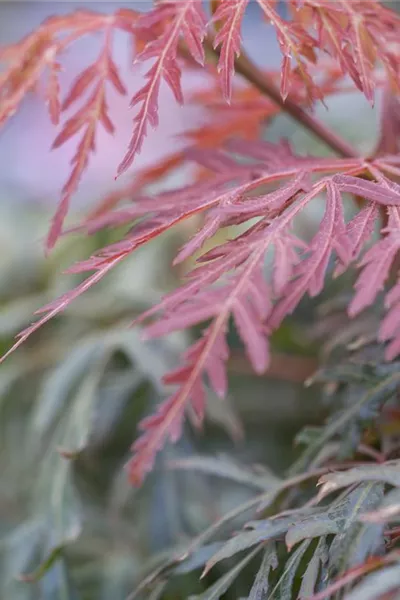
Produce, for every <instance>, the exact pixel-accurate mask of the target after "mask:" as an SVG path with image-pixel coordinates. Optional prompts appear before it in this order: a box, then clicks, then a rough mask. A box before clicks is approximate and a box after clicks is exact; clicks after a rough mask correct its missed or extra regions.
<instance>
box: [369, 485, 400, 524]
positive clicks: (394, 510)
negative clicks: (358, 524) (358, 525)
mask: <svg viewBox="0 0 400 600" xmlns="http://www.w3.org/2000/svg"><path fill="white" fill-rule="evenodd" d="M399 515H400V490H399V489H397V488H395V489H394V490H391V491H390V492H389V493H387V494H386V496H385V498H384V500H383V502H382V503H381V505H380V506H379V507H378V508H377V509H376V510H374V511H371V512H368V513H365V514H364V515H362V516H361V521H364V522H366V523H391V522H392V521H395V522H397V521H398V520H399Z"/></svg>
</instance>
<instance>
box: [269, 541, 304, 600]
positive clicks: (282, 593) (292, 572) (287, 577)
mask: <svg viewBox="0 0 400 600" xmlns="http://www.w3.org/2000/svg"><path fill="white" fill-rule="evenodd" d="M309 545H310V540H304V542H302V543H301V544H300V545H299V546H298V548H296V550H295V551H294V552H292V554H291V555H290V558H289V560H288V561H287V563H286V565H285V570H284V572H283V574H282V575H281V577H280V578H279V580H278V583H277V584H276V585H275V587H274V589H273V590H272V592H271V594H270V595H269V598H273V597H274V596H275V594H276V592H277V590H279V598H280V599H281V600H291V598H292V587H293V581H294V578H295V576H296V571H297V569H298V568H299V565H300V562H301V559H302V558H303V556H304V554H305V552H306V551H307V549H308V547H309Z"/></svg>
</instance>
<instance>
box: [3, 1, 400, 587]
mask: <svg viewBox="0 0 400 600" xmlns="http://www.w3.org/2000/svg"><path fill="white" fill-rule="evenodd" d="M257 3H258V5H259V8H260V9H261V12H262V15H263V18H264V19H265V28H266V30H267V29H268V28H271V27H272V28H273V29H274V31H275V34H276V36H277V40H278V43H279V47H280V50H281V53H282V64H281V69H280V72H271V71H267V70H265V71H264V70H262V69H260V68H258V67H257V66H256V65H255V64H253V63H252V62H251V61H250V59H249V58H248V56H247V55H246V52H245V49H244V48H243V47H242V39H241V23H242V20H243V17H244V15H245V12H246V10H247V7H248V0H212V1H211V2H210V4H209V5H205V4H203V3H202V2H200V1H199V0H177V1H166V2H164V1H159V2H155V3H154V6H153V8H152V9H151V10H149V11H148V12H146V13H139V12H137V11H135V10H133V9H120V10H116V11H115V12H114V13H113V14H109V15H104V14H100V13H96V12H92V11H86V10H85V11H83V10H81V11H77V12H74V13H71V14H69V15H66V16H54V17H51V18H49V19H47V20H46V21H45V22H43V23H42V25H41V26H40V27H39V28H38V29H36V30H35V31H33V32H32V33H30V34H29V35H27V36H26V37H25V38H24V39H23V40H21V41H19V42H17V43H15V44H13V45H11V46H6V47H3V48H1V49H0V61H1V65H2V70H1V72H0V124H1V125H4V123H6V122H7V120H8V119H10V118H12V117H13V116H14V114H15V113H16V112H17V111H18V108H19V107H20V105H21V103H22V101H23V100H24V98H25V96H26V95H27V94H30V93H41V94H43V95H44V98H45V101H46V104H47V108H48V112H49V117H50V119H51V121H52V122H53V123H54V126H55V128H56V127H58V133H57V135H56V137H55V140H54V144H53V147H54V148H58V147H59V146H61V145H62V144H64V143H65V142H66V141H67V140H70V139H71V138H74V139H75V138H76V140H77V146H76V153H75V155H74V157H73V159H72V164H71V174H70V176H69V178H68V181H66V182H65V185H64V187H63V189H62V192H61V199H60V203H59V205H58V208H57V211H56V214H55V215H54V218H53V220H52V223H51V226H50V230H49V234H48V238H47V250H51V249H52V248H53V246H54V245H55V244H56V243H57V240H58V239H59V238H60V236H62V235H67V234H69V233H70V232H71V231H74V232H76V231H82V232H86V233H89V234H90V233H92V232H94V231H97V230H99V229H101V228H105V227H112V226H117V225H118V226H120V225H125V226H126V227H127V233H126V234H125V235H124V237H123V238H122V239H121V240H120V241H118V242H117V243H114V244H112V245H110V246H107V247H105V248H103V249H102V250H100V251H99V252H97V253H96V255H94V256H91V257H90V258H88V259H86V260H83V261H82V262H80V263H78V264H76V265H74V266H72V267H71V269H70V272H72V273H91V274H89V275H88V277H87V278H86V279H85V280H84V281H83V283H81V284H80V285H79V286H78V287H77V288H76V289H74V290H71V291H70V292H68V293H67V294H65V295H63V296H62V297H60V298H58V299H56V300H54V301H53V302H52V303H51V304H48V305H47V306H45V307H43V308H41V309H40V310H39V311H38V313H39V314H40V315H42V316H41V318H40V319H39V320H38V321H36V322H35V323H34V324H33V325H31V326H29V327H28V328H27V329H25V330H24V331H22V332H21V333H20V334H19V336H18V340H17V341H16V343H15V345H14V346H13V348H11V350H10V351H9V352H8V353H7V354H6V355H5V356H4V357H3V359H4V358H5V357H6V356H8V354H9V353H10V352H12V351H13V350H15V349H16V348H17V347H18V346H20V345H21V344H22V343H23V342H24V341H25V340H26V339H27V338H28V337H29V336H30V335H31V334H33V333H34V332H35V331H36V330H37V329H38V328H39V327H41V326H42V325H43V324H45V323H46V322H47V321H49V320H50V319H51V318H53V317H54V316H56V315H57V314H59V313H60V312H61V311H63V310H64V309H65V308H67V306H68V305H69V304H70V303H71V302H72V301H73V300H74V299H75V298H77V297H78V296H79V295H80V294H82V293H84V292H85V291H86V290H87V289H88V288H90V287H91V286H92V285H94V284H95V283H96V282H98V281H99V280H100V279H102V278H103V277H104V276H105V275H106V274H107V273H108V272H109V271H110V270H111V269H113V268H114V267H116V266H117V265H118V264H119V263H120V262H122V261H123V260H124V258H126V257H127V256H129V255H131V254H132V253H133V252H134V251H135V250H136V249H138V248H139V247H141V246H143V245H144V244H147V243H150V242H151V240H153V239H154V238H156V237H157V236H160V235H162V234H163V233H164V232H165V231H167V230H169V229H171V228H172V227H174V226H175V225H177V224H179V223H181V222H183V221H186V220H189V219H190V218H191V217H194V216H196V218H197V219H198V221H197V223H199V227H198V230H197V231H196V232H195V233H194V234H193V235H192V237H191V238H190V239H189V240H188V241H187V243H186V244H185V245H184V246H183V247H182V248H181V249H180V251H179V253H178V254H177V256H176V258H175V261H174V264H176V265H177V264H179V263H182V262H184V261H186V260H187V259H188V258H189V257H193V256H195V258H196V266H195V268H193V269H192V270H190V271H189V272H188V273H187V274H186V281H185V282H184V284H183V285H182V286H181V287H180V288H179V289H177V290H174V291H173V292H171V293H169V294H168V295H166V296H165V297H164V298H163V299H162V300H161V302H160V304H159V305H158V306H155V307H153V308H150V309H149V310H148V311H147V312H146V313H145V314H144V315H143V316H142V317H141V318H140V319H138V321H137V322H140V323H141V322H143V321H146V323H147V325H146V327H145V328H144V335H145V336H146V337H148V338H153V337H159V336H164V335H167V334H169V333H171V332H174V331H177V330H182V329H186V328H191V327H192V326H194V325H199V324H204V327H203V330H202V333H201V336H200V337H199V339H198V340H197V341H196V342H195V343H194V344H193V345H192V346H191V347H190V348H188V349H187V351H186V352H185V354H184V356H182V360H181V364H180V365H179V366H178V367H177V368H176V370H174V371H172V372H170V373H168V374H167V375H166V376H165V380H164V383H165V386H168V387H169V386H172V388H173V391H172V392H171V395H170V396H169V397H168V398H167V399H166V400H165V401H164V402H163V403H162V404H161V405H160V407H159V409H158V411H157V412H156V414H154V415H152V416H150V417H147V418H146V419H144V420H143V421H142V423H141V430H142V434H141V436H140V437H139V438H138V439H137V441H136V442H135V444H134V446H133V457H132V459H131V461H130V463H129V465H128V473H129V477H130V479H131V481H132V482H133V483H134V484H140V483H141V482H142V481H143V478H144V476H145V475H146V473H147V472H148V471H149V470H150V469H151V468H152V466H153V463H154V460H155V456H156V454H157V452H158V451H159V450H160V448H162V447H163V445H164V444H165V443H166V442H167V441H168V440H170V441H172V442H174V441H176V440H177V439H178V438H179V437H180V435H181V430H182V425H183V421H184V419H185V416H188V417H189V418H190V419H191V420H192V422H193V424H195V425H196V426H199V425H201V423H202V421H203V418H204V412H205V395H206V393H207V392H206V387H207V386H210V387H211V388H212V389H213V390H214V391H215V392H216V393H217V395H218V396H220V397H221V398H223V397H224V396H225V395H226V393H227V388H228V382H227V375H226V361H227V359H228V357H229V347H228V344H227V340H226V336H227V331H228V327H229V324H230V322H231V319H233V321H234V323H235V326H236V329H237V331H238V333H239V335H240V337H241V339H242V341H243V344H244V347H245V349H246V353H247V356H248V359H249V361H250V362H251V364H252V366H253V368H254V371H255V372H257V373H262V372H263V371H265V370H266V369H268V366H269V360H270V352H269V342H268V340H269V337H270V335H271V333H272V332H274V331H275V330H276V329H277V328H279V326H280V324H281V323H282V321H283V320H284V319H285V317H286V316H287V315H290V314H291V313H293V311H294V310H295V309H296V307H297V306H298V305H299V303H300V302H301V300H302V299H303V298H304V297H306V296H311V297H313V296H316V295H318V294H320V293H321V291H322V290H323V289H324V285H325V279H326V276H327V272H328V268H329V265H330V264H331V262H332V259H334V260H335V261H336V265H335V268H334V275H335V276H339V275H341V274H342V273H344V272H345V271H346V270H347V269H348V268H349V267H350V265H356V266H357V268H358V269H359V276H358V279H357V281H356V283H355V290H354V295H353V297H352V299H351V301H350V302H349V305H348V316H349V318H352V317H355V316H356V315H358V314H359V313H360V312H361V311H363V310H364V309H366V308H367V307H369V306H371V305H372V304H373V303H374V302H375V300H376V298H377V295H378V293H380V292H381V291H382V290H384V293H385V294H386V296H385V307H386V313H385V314H384V316H383V318H382V322H381V325H380V328H379V331H378V338H379V340H380V341H381V342H382V343H385V344H386V359H387V360H388V361H391V360H393V359H395V358H396V357H397V356H398V355H399V354H400V281H399V280H398V267H399V263H398V253H399V250H400V182H399V177H400V153H399V141H400V105H399V98H400V16H399V15H398V14H397V13H396V12H395V11H394V10H393V9H392V8H388V7H386V6H384V5H382V4H380V3H379V2H377V1H374V0H352V1H349V0H334V1H333V0H332V1H330V0H288V2H287V6H288V9H289V13H290V16H289V17H288V18H287V19H284V18H282V17H281V16H280V14H279V13H278V11H277V6H276V2H275V1H274V0H257ZM116 31H122V32H124V33H125V35H126V41H127V44H131V45H132V48H133V51H134V60H135V61H136V62H140V63H141V62H146V65H147V66H148V70H147V72H146V74H145V77H144V80H143V85H142V87H141V88H140V90H139V91H138V92H137V93H136V94H135V95H134V97H133V98H132V99H131V101H130V105H131V108H132V116H133V125H132V137H131V141H130V143H129V147H128V148H127V149H126V151H125V155H123V149H122V153H121V163H120V166H119V168H118V172H117V173H116V176H118V175H121V174H122V173H124V172H125V171H127V170H128V169H129V168H130V167H131V165H132V164H133V162H134V161H135V157H136V156H137V155H138V153H139V152H140V151H141V148H142V145H143V142H144V140H145V139H146V135H147V133H148V131H149V128H154V127H157V125H158V105H159V93H160V86H161V85H163V84H167V86H168V87H169V88H170V90H171V91H172V93H173V95H174V97H175V99H176V101H177V102H179V103H181V104H183V103H184V102H185V101H187V102H198V103H200V104H202V105H204V107H205V108H206V110H207V121H206V122H205V123H204V125H203V126H201V127H199V128H198V129H196V130H193V131H188V132H187V134H186V140H187V148H186V150H185V151H182V152H176V153H175V152H172V151H171V153H170V156H168V157H167V158H166V160H165V161H164V162H163V163H162V164H157V165H154V167H153V168H151V169H147V170H145V171H142V172H140V173H139V174H137V175H135V177H134V178H133V179H132V182H131V183H129V184H128V185H127V186H125V187H124V188H122V189H118V190H117V191H116V192H115V193H113V194H112V195H111V196H109V197H107V198H103V199H100V200H99V203H98V205H97V206H96V207H95V209H93V210H92V211H91V213H90V214H89V215H88V216H87V218H86V219H85V221H84V222H83V223H81V224H79V225H77V226H75V227H73V228H69V229H68V228H65V227H64V220H65V217H66V215H67V213H68V208H69V204H70V200H71V197H72V196H73V194H74V193H75V191H76V189H77V187H78V185H79V182H80V180H81V178H82V177H83V176H84V173H85V170H86V167H87V165H88V164H89V161H90V158H91V156H92V154H93V153H94V152H95V150H96V135H97V132H98V129H99V128H100V127H103V128H104V129H105V130H106V131H107V132H108V133H109V134H112V133H113V131H114V126H113V123H112V121H111V118H110V116H109V110H108V103H107V94H108V89H109V88H110V87H113V88H114V89H115V90H116V91H117V92H118V93H119V94H122V95H127V94H128V90H129V81H122V79H121V76H120V74H119V68H118V64H116V62H115V61H114V59H113V44H112V42H113V36H114V33H115V32H116ZM94 34H100V35H101V37H100V40H101V41H100V43H99V53H98V58H97V60H96V61H95V62H94V63H93V64H90V65H89V66H87V67H85V68H83V70H82V71H81V72H80V73H77V75H76V79H75V81H74V83H73V85H72V87H71V89H69V90H68V91H66V93H62V92H61V90H60V85H59V73H60V70H61V68H62V60H63V54H64V52H65V51H66V50H67V49H68V48H69V47H70V46H71V45H72V44H74V43H75V42H76V41H77V40H79V39H81V38H82V37H83V36H87V35H94ZM148 61H149V62H148ZM196 69H197V70H198V69H202V70H203V71H204V73H205V75H206V77H207V82H208V84H207V88H206V89H205V90H204V91H202V92H201V93H197V94H196V95H194V97H189V98H184V95H183V93H182V88H181V77H182V71H183V70H196ZM349 90H350V91H353V92H354V91H355V90H356V91H358V92H359V93H360V94H363V95H364V96H365V97H366V98H367V100H368V101H369V102H371V103H374V100H375V96H376V94H377V93H378V92H379V93H381V94H382V98H383V102H382V104H383V109H382V115H381V128H380V137H379V139H377V140H376V150H375V151H374V152H373V153H372V154H371V155H370V156H362V155H359V153H358V152H357V151H356V150H355V149H353V148H352V147H351V145H350V144H349V143H348V142H347V141H346V140H345V139H343V138H342V137H340V136H339V135H338V134H337V133H336V132H335V131H332V130H330V129H329V128H327V127H326V126H325V125H324V124H323V122H321V121H319V120H317V119H316V118H315V116H314V112H313V107H314V106H315V105H316V104H317V103H324V100H325V99H326V98H328V97H329V96H330V95H332V94H335V93H338V92H340V91H349ZM282 112H283V113H286V114H288V115H289V116H290V117H291V118H293V119H294V120H295V121H297V123H298V125H299V127H304V128H306V129H307V130H309V131H310V132H312V134H313V135H315V136H316V138H318V139H319V140H320V141H322V142H323V143H324V144H325V145H326V146H327V148H329V149H330V150H331V152H332V157H328V158H321V157H320V156H308V155H307V156H305V155H299V154H296V153H295V152H294V151H293V149H292V147H291V145H290V144H289V142H288V141H286V140H282V141H281V142H279V143H276V144H273V143H270V142H266V141H260V136H261V129H262V127H263V126H264V124H265V123H266V122H269V121H271V120H272V119H273V118H274V117H275V116H276V115H278V114H279V113H282ZM67 114H68V117H67V116H66V115H67ZM334 155H336V156H334ZM189 162H190V163H192V164H194V165H196V166H197V168H196V169H195V170H194V171H193V181H192V182H191V183H190V185H186V186H184V187H181V188H179V189H174V190H169V191H164V192H161V193H158V194H151V193H149V191H148V186H149V184H150V183H153V182H154V181H155V180H157V179H162V178H163V177H164V176H166V175H167V174H168V173H170V172H171V171H173V170H175V169H179V168H180V167H181V166H182V165H183V164H184V163H189ZM344 194H346V196H344ZM349 195H350V198H352V200H351V199H350V200H349ZM314 199H317V201H318V202H320V203H321V204H323V205H324V207H325V209H324V214H323V217H322V219H321V221H320V223H319V226H318V227H317V229H316V231H315V232H314V235H313V237H312V239H311V240H302V239H299V237H297V236H296V235H295V233H294V231H293V224H294V223H295V222H296V219H297V218H298V216H299V215H301V214H302V212H303V211H305V209H307V207H308V206H309V205H310V204H311V202H312V201H313V200H314ZM126 200H128V203H127V202H126ZM349 202H353V203H354V207H355V208H356V213H355V216H354V217H352V218H351V219H350V220H348V221H346V218H345V211H344V206H345V205H346V203H347V204H348V203H349ZM122 204H123V206H122ZM236 226H240V228H238V229H237V233H236V234H233V236H232V239H230V240H229V241H226V242H224V243H222V244H219V245H218V244H216V245H215V244H214V245H213V247H212V248H211V249H209V250H206V251H204V250H202V249H203V247H204V245H205V244H206V243H207V242H208V241H209V240H211V239H213V238H214V236H215V234H216V233H217V232H218V231H219V230H221V229H223V228H228V227H229V228H230V231H235V229H234V228H235V227H236ZM374 232H375V233H379V235H378V237H377V239H375V240H374V241H373V242H372V240H373V234H374ZM267 256H268V257H270V258H271V257H272V258H271V260H270V262H269V267H268V268H266V258H267ZM214 562H215V561H214ZM251 597H252V598H253V597H254V598H256V597H257V598H258V597H261V596H256V595H254V596H251ZM321 597H322V596H321Z"/></svg>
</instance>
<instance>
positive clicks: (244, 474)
mask: <svg viewBox="0 0 400 600" xmlns="http://www.w3.org/2000/svg"><path fill="white" fill-rule="evenodd" d="M169 466H170V467H171V468H173V469H189V470H193V471H200V472H201V473H206V474H207V475H215V476H217V477H224V478H226V479H231V480H232V481H236V482H238V483H242V484H246V485H250V486H254V487H256V488H259V489H261V490H268V489H270V488H271V487H273V486H276V485H277V484H279V482H280V480H279V479H278V477H276V476H275V475H273V474H272V473H271V472H266V473H265V475H264V474H258V473H254V472H253V471H252V470H251V469H250V468H249V467H245V466H243V465H240V464H239V463H237V462H234V461H233V460H231V459H230V458H228V457H222V456H221V457H218V458H214V457H208V456H191V457H189V458H183V459H178V460H175V461H171V462H170V463H169Z"/></svg>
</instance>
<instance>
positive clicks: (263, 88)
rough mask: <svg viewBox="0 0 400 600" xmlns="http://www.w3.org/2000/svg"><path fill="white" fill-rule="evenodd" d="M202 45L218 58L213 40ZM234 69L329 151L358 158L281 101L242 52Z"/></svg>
mask: <svg viewBox="0 0 400 600" xmlns="http://www.w3.org/2000/svg"><path fill="white" fill-rule="evenodd" d="M204 44H205V47H206V49H207V51H208V52H209V53H212V54H214V55H215V56H217V57H219V50H218V49H214V44H213V39H212V37H211V36H210V35H209V36H208V37H207V39H206V40H205V42H204ZM235 69H236V72H237V73H240V75H242V77H244V78H245V79H247V81H249V82H250V83H252V84H253V85H254V86H255V87H256V88H257V89H258V90H259V91H260V92H261V93H262V94H264V95H265V96H267V97H268V98H270V99H271V100H272V101H273V102H275V103H276V104H277V105H278V106H280V107H281V108H282V110H283V111H284V112H285V113H287V114H288V115H290V116H291V117H292V118H293V119H295V121H297V122H298V123H299V124H300V125H302V126H303V127H305V128H306V129H308V130H309V131H311V132H312V133H313V134H314V135H315V136H317V137H318V138H319V139H320V140H322V141H323V142H324V143H325V144H326V145H327V146H328V147H329V148H330V149H331V150H334V151H335V152H337V153H338V154H340V156H343V157H345V158H357V157H358V156H359V153H358V152H357V150H355V149H354V148H353V147H352V145H351V144H349V143H348V142H346V140H344V139H342V138H341V137H340V136H339V135H337V133H335V132H334V131H332V130H331V129H329V127H327V126H326V125H324V124H323V123H321V121H319V120H318V119H316V118H315V117H313V116H312V115H310V114H309V113H307V112H306V111H305V110H304V109H303V108H301V107H300V106H298V105H297V104H296V103H295V102H293V101H292V100H290V99H288V98H287V99H286V100H283V99H282V97H281V94H280V92H279V89H278V88H277V87H276V86H275V84H274V83H273V82H272V81H270V80H269V79H268V78H267V77H266V75H265V74H264V73H263V72H262V71H260V69H258V67H257V66H256V65H254V64H253V63H252V62H251V60H250V59H249V58H248V56H247V55H246V53H245V52H244V51H243V50H242V51H241V54H240V56H239V57H238V58H236V60H235Z"/></svg>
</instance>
